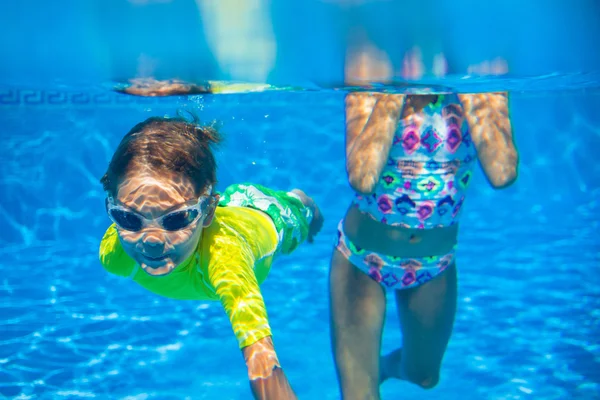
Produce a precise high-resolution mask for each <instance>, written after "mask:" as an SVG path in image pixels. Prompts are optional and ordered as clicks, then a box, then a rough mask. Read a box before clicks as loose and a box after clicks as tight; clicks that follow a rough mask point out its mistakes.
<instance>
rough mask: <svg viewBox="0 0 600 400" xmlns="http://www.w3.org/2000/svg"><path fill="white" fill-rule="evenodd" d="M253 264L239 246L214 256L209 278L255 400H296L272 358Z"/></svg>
mask: <svg viewBox="0 0 600 400" xmlns="http://www.w3.org/2000/svg"><path fill="white" fill-rule="evenodd" d="M231 245H234V244H233V243H232V244H229V245H227V247H231ZM222 250H224V249H222ZM254 262H255V260H254V255H253V254H252V251H251V249H250V248H249V247H248V246H244V244H243V243H241V242H240V243H237V245H235V248H233V249H228V250H227V251H220V252H218V254H215V253H213V257H212V259H211V261H210V262H209V267H208V277H209V280H210V283H211V284H212V285H213V287H214V288H215V292H216V293H217V295H218V296H219V299H220V300H221V303H222V304H223V307H224V309H225V312H226V313H227V315H228V316H229V320H230V321H231V325H232V328H233V331H234V333H235V336H236V338H237V339H238V343H239V346H240V348H241V349H242V353H243V355H244V359H245V360H246V365H247V367H248V378H249V379H250V386H251V388H252V392H253V393H254V396H255V398H257V399H295V398H296V397H295V395H294V392H293V390H292V388H291V386H290V384H289V382H288V381H287V378H286V377H285V375H284V373H283V370H282V369H281V365H280V364H279V360H278V359H277V355H276V354H275V349H274V347H273V341H272V339H271V328H270V326H269V320H268V317H267V310H266V307H265V303H264V300H263V297H262V294H261V292H260V288H259V285H258V281H257V279H256V276H255V273H254V268H253V267H254Z"/></svg>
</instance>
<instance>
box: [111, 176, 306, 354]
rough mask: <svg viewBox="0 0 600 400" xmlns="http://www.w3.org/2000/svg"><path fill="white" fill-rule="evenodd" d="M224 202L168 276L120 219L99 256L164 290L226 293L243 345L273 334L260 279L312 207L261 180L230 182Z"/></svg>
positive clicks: (205, 295)
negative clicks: (120, 226) (125, 240)
mask: <svg viewBox="0 0 600 400" xmlns="http://www.w3.org/2000/svg"><path fill="white" fill-rule="evenodd" d="M219 205H220V207H217V209H216V213H215V218H214V220H213V222H212V224H211V225H210V226H209V227H208V228H204V231H203V233H202V238H201V240H200V242H199V243H198V246H197V248H196V250H195V252H194V254H192V256H190V257H189V258H188V259H187V260H186V261H184V262H183V263H182V264H180V265H178V266H177V267H176V268H175V269H174V270H173V271H172V272H171V273H170V274H168V275H166V276H160V277H156V276H151V275H149V274H147V273H146V272H144V270H143V269H142V268H141V267H140V266H139V265H138V264H137V263H136V262H135V261H134V260H133V259H132V258H131V257H129V256H128V255H127V254H126V253H125V251H124V250H123V248H122V246H121V243H120V241H119V237H118V233H117V229H116V226H115V225H114V224H113V225H111V226H110V227H109V228H108V230H107V231H106V233H105V234H104V237H103V238H102V242H101V244H100V261H101V263H102V265H103V266H104V268H105V269H106V270H107V271H108V272H110V273H113V274H115V275H119V276H123V277H131V278H132V279H133V280H134V281H135V282H136V283H138V284H139V285H141V286H142V287H144V288H146V289H148V290H149V291H151V292H153V293H156V294H158V295H161V296H164V297H168V298H172V299H178V300H220V301H221V303H222V304H223V307H224V309H225V312H226V313H227V315H228V317H229V320H230V321H231V324H232V327H233V331H234V333H235V336H236V338H237V339H238V343H239V346H240V348H243V347H246V346H249V345H251V344H253V343H256V342H257V341H258V340H260V339H262V338H264V337H267V336H270V335H271V329H270V327H269V321H268V318H267V311H266V309H265V304H264V301H263V297H262V294H261V292H260V288H259V285H260V284H261V283H262V282H263V281H264V280H265V278H266V277H267V275H268V273H269V270H270V268H271V263H272V261H273V258H274V256H275V255H276V254H277V253H279V252H282V253H290V252H291V251H292V250H293V249H294V248H296V247H297V246H298V245H299V244H300V243H301V242H302V241H303V240H304V239H305V238H306V236H307V234H308V225H309V223H310V220H311V218H312V214H311V212H310V210H309V209H308V208H306V207H304V205H303V204H302V203H301V202H300V200H299V199H298V198H296V197H295V196H294V195H292V194H289V193H285V192H279V191H273V190H270V189H267V188H264V187H261V186H259V185H233V186H230V187H229V188H227V189H226V191H225V192H224V194H223V197H222V199H221V201H220V203H219ZM258 210H262V212H261V211H258Z"/></svg>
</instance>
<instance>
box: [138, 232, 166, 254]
mask: <svg viewBox="0 0 600 400" xmlns="http://www.w3.org/2000/svg"><path fill="white" fill-rule="evenodd" d="M143 244H144V251H145V252H146V253H147V254H148V255H149V256H151V257H154V256H160V255H161V254H162V253H163V251H164V248H165V242H164V240H163V239H162V238H161V237H160V236H159V235H157V234H154V233H150V234H147V235H145V236H144V239H143Z"/></svg>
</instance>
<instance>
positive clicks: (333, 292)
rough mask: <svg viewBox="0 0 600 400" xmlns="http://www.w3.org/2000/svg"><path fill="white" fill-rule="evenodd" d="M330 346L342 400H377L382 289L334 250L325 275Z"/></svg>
mask: <svg viewBox="0 0 600 400" xmlns="http://www.w3.org/2000/svg"><path fill="white" fill-rule="evenodd" d="M329 300H330V312H331V323H330V327H331V343H332V348H333V355H334V359H335V365H336V371H337V375H338V381H339V385H340V389H341V392H342V399H343V400H350V399H360V400H367V399H369V400H371V399H379V398H380V397H379V353H380V350H381V333H382V329H383V322H384V316H385V293H384V290H383V288H382V287H381V286H380V285H379V284H378V283H377V282H375V281H374V280H373V279H371V278H370V277H369V276H367V275H366V274H365V273H363V272H362V271H360V270H359V269H358V268H357V267H355V266H354V265H352V264H351V263H350V262H349V261H348V260H347V259H346V258H345V257H344V256H343V255H342V253H340V252H339V251H338V250H337V249H336V250H334V252H333V258H332V261H331V270H330V274H329Z"/></svg>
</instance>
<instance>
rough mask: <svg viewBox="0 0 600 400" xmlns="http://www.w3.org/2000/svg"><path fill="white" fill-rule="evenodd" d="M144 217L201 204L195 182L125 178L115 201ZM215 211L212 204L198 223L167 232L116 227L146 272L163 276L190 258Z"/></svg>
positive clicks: (147, 175)
mask: <svg viewBox="0 0 600 400" xmlns="http://www.w3.org/2000/svg"><path fill="white" fill-rule="evenodd" d="M114 201H115V203H116V204H118V205H119V206H122V207H125V208H127V209H129V210H131V211H133V212H135V213H137V214H139V215H140V216H142V217H145V218H147V219H153V218H158V217H161V216H163V215H165V214H169V213H171V212H173V211H176V210H178V209H180V208H185V207H186V206H193V205H194V204H196V203H197V202H198V197H197V196H196V194H195V190H194V186H193V185H192V182H191V181H190V180H189V179H187V178H185V177H183V176H181V175H176V174H173V175H171V176H168V175H164V174H163V175H162V176H156V175H153V174H151V173H150V172H142V173H140V172H139V171H137V172H136V175H135V176H128V177H125V178H124V179H123V181H122V182H121V184H120V185H119V186H118V188H117V194H116V197H115V199H114ZM214 210H215V208H214V207H213V206H212V205H209V206H207V207H205V208H204V209H203V215H202V216H201V217H200V218H199V219H198V220H197V221H195V222H193V223H192V224H190V225H189V226H186V227H185V228H183V229H180V230H177V231H167V230H165V229H164V228H163V227H162V226H160V225H159V224H154V223H153V224H150V225H148V226H145V227H143V228H142V229H141V230H140V231H137V232H133V231H128V230H125V229H121V228H118V227H117V231H118V233H119V238H120V240H121V244H122V246H123V249H124V250H125V252H126V253H127V254H128V255H129V256H130V257H131V258H133V259H134V260H135V261H136V262H137V263H138V264H140V266H141V267H142V268H143V270H144V271H146V273H148V274H150V275H154V276H162V275H167V274H169V273H171V272H172V271H173V270H174V269H175V267H176V266H177V265H179V264H181V263H182V262H183V261H185V260H186V259H187V258H188V257H189V256H191V255H192V254H193V252H194V250H195V249H196V246H197V245H198V242H199V241H200V237H201V235H202V229H203V227H206V226H208V225H210V223H211V222H212V218H213V216H214Z"/></svg>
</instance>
